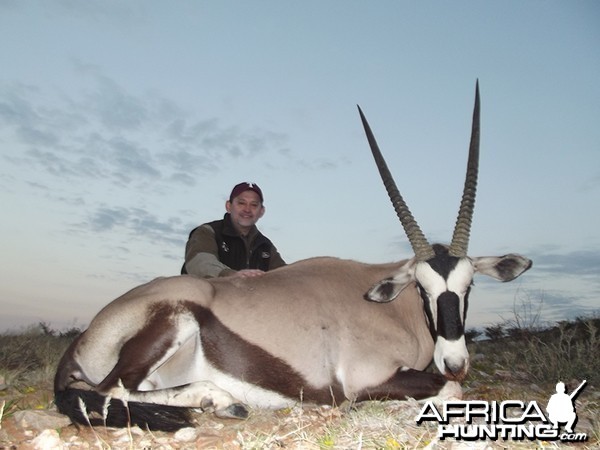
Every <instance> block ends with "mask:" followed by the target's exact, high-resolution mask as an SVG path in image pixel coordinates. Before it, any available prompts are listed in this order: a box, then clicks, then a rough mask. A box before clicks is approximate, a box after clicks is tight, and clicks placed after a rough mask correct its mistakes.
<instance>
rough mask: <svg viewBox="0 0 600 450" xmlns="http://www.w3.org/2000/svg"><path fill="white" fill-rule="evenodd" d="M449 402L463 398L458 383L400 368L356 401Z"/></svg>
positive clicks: (367, 389) (368, 389)
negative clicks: (407, 400)
mask: <svg viewBox="0 0 600 450" xmlns="http://www.w3.org/2000/svg"><path fill="white" fill-rule="evenodd" d="M408 398H414V399H416V400H431V399H433V400H435V399H438V400H440V401H441V400H448V399H451V398H453V399H460V398H462V389H461V387H460V384H458V383H457V382H456V381H448V380H447V379H446V378H444V377H443V376H441V375H439V374H437V373H429V372H421V371H420V370H414V369H404V368H400V369H398V370H397V371H396V373H395V374H394V375H392V376H391V377H390V378H389V379H388V380H387V381H385V382H384V383H382V384H379V385H377V386H373V387H368V388H365V389H363V390H362V391H361V392H359V393H358V396H357V398H356V401H359V402H360V401H366V400H406V399H408Z"/></svg>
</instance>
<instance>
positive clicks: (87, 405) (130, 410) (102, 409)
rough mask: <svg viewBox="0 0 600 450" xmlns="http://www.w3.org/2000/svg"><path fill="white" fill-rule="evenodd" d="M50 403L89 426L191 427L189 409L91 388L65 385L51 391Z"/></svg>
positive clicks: (156, 429) (158, 429)
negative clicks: (116, 396) (129, 399)
mask: <svg viewBox="0 0 600 450" xmlns="http://www.w3.org/2000/svg"><path fill="white" fill-rule="evenodd" d="M54 402H55V403H56V407H57V408H58V411H59V412H61V413H62V414H64V415H66V416H68V417H69V419H71V421H72V422H73V423H76V424H82V425H88V426H92V427H102V426H107V427H118V428H123V427H127V426H133V425H137V426H139V427H140V428H142V429H148V430H152V431H177V430H179V429H180V428H185V427H192V426H194V425H193V423H192V415H191V410H190V408H183V407H177V406H165V405H156V404H153V403H140V402H127V404H125V403H123V402H122V401H121V400H117V399H111V400H110V401H109V402H107V398H106V396H104V395H102V394H99V393H98V392H95V391H88V390H84V389H70V388H67V389H65V390H61V391H55V393H54Z"/></svg>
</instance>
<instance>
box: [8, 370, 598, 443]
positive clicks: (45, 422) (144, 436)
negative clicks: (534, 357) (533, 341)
mask: <svg viewBox="0 0 600 450" xmlns="http://www.w3.org/2000/svg"><path fill="white" fill-rule="evenodd" d="M486 376H487V377H489V378H490V381H492V380H491V379H492V378H493V379H494V382H493V383H491V382H490V383H487V382H486V381H485V377H486ZM480 377H483V378H481V379H479V380H478V381H471V382H470V383H467V384H468V385H469V386H468V387H466V388H465V398H468V399H476V398H477V399H483V400H492V399H494V400H498V401H499V400H502V399H509V398H516V399H519V398H520V399H527V400H538V401H539V402H540V404H545V401H547V393H546V392H545V390H544V389H540V388H539V387H537V386H535V385H531V384H528V383H527V382H526V381H524V380H515V375H514V374H512V373H509V372H502V371H499V372H498V373H495V374H494V375H493V376H492V375H485V376H483V375H481V374H480ZM517 378H518V377H517ZM588 394H589V395H586V396H585V397H584V396H582V400H581V401H579V402H578V403H577V411H578V414H579V417H580V420H579V423H578V425H577V431H579V432H586V433H587V434H588V436H589V439H588V441H587V442H586V443H584V444H578V445H577V447H578V448H585V449H587V448H600V444H599V442H600V441H599V437H600V429H599V427H598V422H597V421H598V418H599V417H598V416H599V411H598V404H599V400H600V399H599V398H598V395H597V394H596V395H592V394H593V393H592V392H589V393H588ZM421 407H422V406H421V405H420V404H418V403H417V402H414V401H408V402H384V403H380V402H369V403H366V404H363V405H362V406H359V407H357V408H352V409H347V408H343V407H340V408H338V407H296V408H290V409H285V410H280V411H262V410H255V411H253V412H252V414H251V416H250V418H249V419H247V420H244V421H239V420H231V419H218V418H216V417H215V416H214V415H212V414H210V413H205V414H198V415H197V418H196V419H197V426H196V427H194V428H186V429H182V430H180V431H178V432H176V433H166V432H149V431H144V430H141V429H139V428H137V427H134V428H129V429H109V428H103V427H100V428H93V429H92V428H89V427H79V428H78V427H75V426H74V425H72V424H70V422H69V420H68V419H67V418H66V417H64V416H62V415H61V414H59V413H57V412H56V411H55V409H54V407H53V405H52V394H51V391H50V387H49V386H39V387H30V388H28V389H26V390H25V391H23V390H21V391H17V390H14V389H11V388H10V387H9V386H6V385H4V386H1V385H0V409H1V411H2V415H0V449H86V448H90V449H96V448H97V449H204V448H218V449H264V448H289V449H351V448H354V449H361V448H365V449H366V448H369V449H399V448H429V449H462V448H475V449H487V448H562V447H569V446H568V445H565V444H560V443H558V444H557V443H555V442H543V441H534V442H525V443H516V442H513V441H497V442H493V441H487V442H485V441H477V442H465V441H462V442H457V441H448V440H440V439H438V438H437V437H436V430H437V428H436V427H435V426H433V425H431V424H427V423H425V424H422V425H420V426H417V425H416V424H415V421H414V418H415V417H416V416H417V415H418V413H419V411H420V410H421Z"/></svg>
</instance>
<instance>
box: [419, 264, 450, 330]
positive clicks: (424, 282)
mask: <svg viewBox="0 0 600 450" xmlns="http://www.w3.org/2000/svg"><path fill="white" fill-rule="evenodd" d="M415 279H416V280H417V282H418V283H419V284H420V285H421V286H422V287H423V289H425V292H426V293H427V297H429V307H430V308H431V314H432V316H433V326H434V327H437V302H436V299H437V298H438V297H439V296H440V294H441V293H442V292H445V291H446V281H445V280H444V279H443V278H442V277H441V276H440V274H439V273H437V272H436V271H435V270H433V269H432V268H431V266H430V265H429V264H427V263H426V262H420V263H417V267H416V268H415Z"/></svg>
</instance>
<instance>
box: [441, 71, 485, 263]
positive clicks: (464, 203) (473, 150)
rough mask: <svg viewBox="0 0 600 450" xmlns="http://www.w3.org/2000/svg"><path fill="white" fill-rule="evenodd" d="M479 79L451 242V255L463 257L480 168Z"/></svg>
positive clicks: (465, 250)
mask: <svg viewBox="0 0 600 450" xmlns="http://www.w3.org/2000/svg"><path fill="white" fill-rule="evenodd" d="M479 135H480V129H479V80H477V83H476V84H475V106H474V108H473V124H472V127H471V143H470V145H469V162H468V163H467V175H466V177H465V187H464V189H463V196H462V200H461V202H460V208H459V210H458V217H457V219H456V225H455V226H454V234H453V235H452V242H451V244H450V249H449V253H450V255H451V256H456V257H458V258H461V257H463V256H467V250H468V247H469V234H470V232H471V221H472V219H473V209H474V207H475V194H476V193H477V174H478V170H479Z"/></svg>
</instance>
